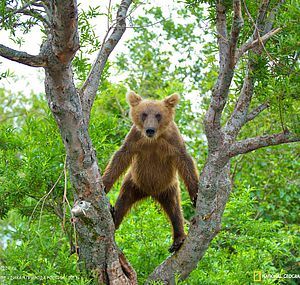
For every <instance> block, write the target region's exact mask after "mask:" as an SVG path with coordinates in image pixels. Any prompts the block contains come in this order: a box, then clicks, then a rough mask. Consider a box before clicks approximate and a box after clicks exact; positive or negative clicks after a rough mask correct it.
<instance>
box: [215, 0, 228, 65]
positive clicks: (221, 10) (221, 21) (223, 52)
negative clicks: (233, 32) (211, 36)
mask: <svg viewBox="0 0 300 285" xmlns="http://www.w3.org/2000/svg"><path fill="white" fill-rule="evenodd" d="M216 26H217V33H218V45H219V60H220V62H219V64H220V67H221V68H223V67H224V65H225V60H226V56H227V51H228V37H227V25H226V9H225V6H224V5H223V3H222V1H219V3H218V4H217V24H216Z"/></svg>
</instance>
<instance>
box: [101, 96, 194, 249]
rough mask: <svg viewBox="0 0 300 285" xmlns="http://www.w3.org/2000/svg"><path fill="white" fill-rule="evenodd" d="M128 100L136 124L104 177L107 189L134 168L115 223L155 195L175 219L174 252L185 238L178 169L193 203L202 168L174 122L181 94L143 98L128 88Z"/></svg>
mask: <svg viewBox="0 0 300 285" xmlns="http://www.w3.org/2000/svg"><path fill="white" fill-rule="evenodd" d="M127 101H128V103H129V105H130V116H131V119H132V122H133V126H132V128H131V130H130V131H129V133H128V134H127V136H126V138H125V141H124V143H123V145H122V146H121V148H120V149H119V150H118V151H117V152H116V153H115V154H114V156H113V157H112V159H111V160H110V162H109V164H108V166H107V167H106V169H105V172H104V175H103V183H104V186H105V189H106V193H108V192H109V190H110V189H111V187H112V185H113V184H114V182H115V181H116V180H117V179H118V178H119V176H120V175H121V174H122V173H123V172H125V171H126V169H127V168H129V167H130V168H129V170H128V172H127V174H126V175H125V178H124V181H123V183H122V187H121V191H120V195H119V197H118V199H117V202H116V205H115V207H114V221H115V225H116V228H118V227H119V225H120V223H121V222H122V220H123V218H124V216H125V214H126V213H127V212H128V211H129V210H130V208H131V207H132V205H133V204H134V203H136V202H138V201H139V200H141V199H143V198H146V197H149V196H151V197H152V198H154V199H155V200H156V201H158V202H159V203H160V204H161V206H162V208H163V209H164V211H165V212H166V214H167V215H168V217H169V219H170V221H171V223H172V226H173V238H174V242H173V245H172V246H171V248H170V249H169V250H170V251H175V250H178V249H179V247H180V246H181V244H182V243H183V241H184V239H185V233H184V228H183V216H182V212H181V205H180V190H179V182H178V177H177V176H178V175H177V173H178V174H179V175H180V176H181V178H182V179H183V181H184V183H185V185H186V187H187V190H188V192H189V194H190V198H191V200H192V202H193V204H195V202H196V197H197V190H198V172H197V169H196V167H195V164H194V162H193V160H192V158H191V156H190V155H189V154H188V153H187V151H186V148H185V144H184V141H183V139H182V137H181V135H180V132H179V130H178V127H177V126H176V124H175V122H174V114H175V106H176V105H177V103H178V101H179V96H178V95H177V94H173V95H171V96H169V97H166V98H165V99H164V100H162V101H159V100H143V99H142V98H141V97H140V96H139V95H137V94H135V93H134V92H129V93H128V95H127Z"/></svg>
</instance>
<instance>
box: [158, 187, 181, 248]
mask: <svg viewBox="0 0 300 285" xmlns="http://www.w3.org/2000/svg"><path fill="white" fill-rule="evenodd" d="M154 198H155V199H156V200H157V201H158V202H159V203H160V204H161V206H162V207H163V209H164V211H165V212H166V214H167V215H168V217H169V219H170V221H171V223H172V227H173V239H174V241H173V244H172V245H171V247H170V248H169V252H174V251H177V250H178V249H179V248H180V247H181V245H182V244H183V242H184V240H185V237H186V235H185V233H184V226H183V215H182V212H181V205H180V193H179V188H178V185H173V186H171V187H169V188H168V189H167V190H166V191H164V192H163V193H161V194H160V195H158V196H155V197H154Z"/></svg>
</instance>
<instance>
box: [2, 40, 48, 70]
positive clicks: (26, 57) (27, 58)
mask: <svg viewBox="0 0 300 285" xmlns="http://www.w3.org/2000/svg"><path fill="white" fill-rule="evenodd" d="M0 56H2V57H5V58H7V59H9V60H12V61H16V62H19V63H22V64H25V65H28V66H33V67H45V66H46V65H47V59H46V57H44V56H42V55H31V54H28V53H26V52H23V51H18V50H15V49H12V48H9V47H7V46H5V45H2V44H0Z"/></svg>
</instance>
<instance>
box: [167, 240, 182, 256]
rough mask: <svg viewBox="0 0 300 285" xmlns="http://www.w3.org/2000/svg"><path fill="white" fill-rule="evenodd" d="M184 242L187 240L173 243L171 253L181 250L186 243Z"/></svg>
mask: <svg viewBox="0 0 300 285" xmlns="http://www.w3.org/2000/svg"><path fill="white" fill-rule="evenodd" d="M184 240H185V237H183V238H181V239H178V240H175V241H174V242H173V244H172V245H171V246H170V247H169V252H170V253H172V252H175V251H178V250H179V249H180V247H181V246H182V244H183V243H184Z"/></svg>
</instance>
